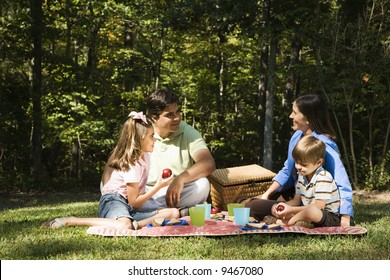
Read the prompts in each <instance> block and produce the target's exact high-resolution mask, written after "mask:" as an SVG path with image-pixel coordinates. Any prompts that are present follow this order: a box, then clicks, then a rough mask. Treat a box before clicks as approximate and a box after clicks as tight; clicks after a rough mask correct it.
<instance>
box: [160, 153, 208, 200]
mask: <svg viewBox="0 0 390 280" xmlns="http://www.w3.org/2000/svg"><path fill="white" fill-rule="evenodd" d="M193 159H194V161H195V163H194V165H193V166H191V167H190V168H188V169H187V170H186V171H184V172H182V173H181V174H179V175H178V176H177V177H176V178H175V179H174V180H173V182H172V183H171V184H170V185H169V187H168V190H167V194H166V202H167V205H168V207H174V206H176V205H178V204H179V201H180V193H181V191H182V190H183V187H184V184H185V183H188V182H192V181H195V180H197V179H199V178H202V177H207V176H208V175H210V174H211V173H212V172H213V171H214V170H215V162H214V158H213V156H212V155H211V153H210V151H209V150H208V149H202V150H199V151H198V152H197V153H196V154H195V155H194V157H193Z"/></svg>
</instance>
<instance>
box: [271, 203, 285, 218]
mask: <svg viewBox="0 0 390 280" xmlns="http://www.w3.org/2000/svg"><path fill="white" fill-rule="evenodd" d="M271 212H272V215H274V216H275V217H278V218H283V217H285V216H287V214H288V212H289V205H287V204H285V203H283V202H280V203H277V204H274V205H273V206H272V209H271Z"/></svg>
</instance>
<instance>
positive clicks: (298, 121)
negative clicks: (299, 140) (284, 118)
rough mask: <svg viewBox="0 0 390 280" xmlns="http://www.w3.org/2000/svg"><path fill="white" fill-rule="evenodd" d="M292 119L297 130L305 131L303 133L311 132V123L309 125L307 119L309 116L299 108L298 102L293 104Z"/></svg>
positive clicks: (294, 128)
mask: <svg viewBox="0 0 390 280" xmlns="http://www.w3.org/2000/svg"><path fill="white" fill-rule="evenodd" d="M290 119H291V120H292V129H293V130H295V131H297V130H300V131H302V132H303V134H305V135H306V134H311V132H312V131H311V129H310V125H309V122H308V120H307V118H306V117H305V115H303V114H302V113H301V112H300V111H299V109H298V106H297V104H296V103H295V101H294V103H293V106H292V112H291V114H290Z"/></svg>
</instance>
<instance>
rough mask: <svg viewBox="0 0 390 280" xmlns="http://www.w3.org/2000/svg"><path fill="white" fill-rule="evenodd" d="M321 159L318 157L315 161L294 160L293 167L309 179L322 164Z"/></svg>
mask: <svg viewBox="0 0 390 280" xmlns="http://www.w3.org/2000/svg"><path fill="white" fill-rule="evenodd" d="M323 162H324V161H323V159H322V158H321V159H319V160H318V161H317V162H316V163H312V162H310V163H306V162H305V163H303V162H300V161H296V162H295V168H296V169H297V171H298V173H299V175H301V176H306V177H308V179H309V180H311V178H312V177H313V175H314V172H315V171H316V170H317V168H318V167H320V166H321V165H322V164H323Z"/></svg>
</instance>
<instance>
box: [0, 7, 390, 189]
mask: <svg viewBox="0 0 390 280" xmlns="http://www.w3.org/2000/svg"><path fill="white" fill-rule="evenodd" d="M38 2H39V1H38ZM42 2H43V3H42V8H43V13H44V28H43V32H42V53H43V61H42V88H41V92H42V97H41V102H40V104H41V106H42V112H41V116H40V117H41V120H42V130H41V132H40V133H41V140H42V165H43V172H42V174H41V175H42V178H43V180H42V181H41V184H42V185H41V188H42V189H48V188H49V189H50V188H52V189H59V188H63V187H64V186H66V187H70V186H77V187H81V188H89V187H92V185H94V186H93V187H96V184H97V182H98V181H99V177H100V173H101V170H102V167H103V165H104V163H105V161H106V159H107V156H108V154H109V153H110V151H111V149H112V148H113V146H114V144H115V141H116V135H117V133H118V129H119V127H120V126H121V124H122V122H123V121H124V119H125V118H126V116H127V114H128V112H129V111H131V110H139V111H141V110H143V111H144V110H145V100H146V96H147V95H148V94H149V93H150V92H151V91H153V90H154V89H155V88H156V87H167V88H170V89H172V90H174V91H175V92H177V93H178V94H179V95H180V96H181V105H182V112H183V119H185V120H186V121H187V122H188V123H190V124H191V125H193V126H195V127H196V128H197V129H199V131H200V132H201V133H202V134H203V135H204V137H205V139H206V141H207V143H208V145H209V147H210V150H211V151H212V152H213V155H214V157H215V159H216V163H217V167H218V168H220V167H228V166H236V165H242V164H247V163H259V164H262V161H263V149H264V123H265V111H264V108H265V105H266V102H267V100H266V98H265V94H264V87H263V86H264V84H263V83H265V85H266V83H267V75H268V74H269V73H268V72H267V71H268V68H267V66H268V65H267V60H268V56H269V54H268V50H269V46H270V43H271V41H272V40H275V41H276V43H277V58H276V59H277V61H276V67H275V70H274V72H275V73H274V77H275V80H274V88H275V100H274V105H273V111H274V115H273V128H272V131H273V132H272V133H273V143H272V147H273V153H272V154H273V168H272V169H274V171H277V170H279V169H280V168H281V166H282V164H283V162H284V160H285V158H286V151H287V145H288V140H289V137H290V135H291V129H290V126H291V125H290V120H289V118H288V116H289V112H290V110H291V101H292V99H293V98H295V97H296V96H298V95H301V94H306V93H320V94H324V95H325V96H326V97H327V99H328V101H329V103H330V105H331V109H332V115H333V121H334V124H335V127H336V128H337V131H338V142H337V144H338V145H339V148H340V153H341V155H342V158H343V161H344V163H345V165H346V167H347V170H348V173H349V175H350V177H351V181H352V182H353V185H354V187H355V188H363V187H367V188H370V189H375V188H379V189H387V188H388V187H389V184H388V182H389V178H390V177H389V175H388V174H390V164H389V160H388V156H386V154H387V150H388V147H389V145H390V144H389V143H388V142H389V141H390V140H388V139H389V133H390V132H389V129H387V127H388V124H389V122H390V120H389V115H388V109H389V108H390V99H389V96H390V94H389V93H390V80H389V77H390V73H389V71H390V70H389V69H390V67H388V66H389V65H390V61H389V59H390V55H389V52H390V48H389V43H390V42H389V34H390V32H389V26H390V22H389V20H390V19H389V18H390V17H389V16H388V10H389V5H390V1H389V0H376V1H372V0H362V1H335V0H323V1H316V2H313V1H303V0H302V1H301V0H300V1H293V0H289V1H269V0H264V1H257V0H256V1H255V0H245V1H244V0H243V1H233V0H232V1H231V0H229V1H227V0H224V1H221V0H213V1H200V0H172V1H142V0H135V1H114V0H106V1H98V0H90V1H78V0H69V1H42ZM31 3H33V2H32V1H25V0H23V1H10V0H6V1H1V3H0V36H1V37H2V38H3V40H1V41H0V135H1V136H2V137H1V139H0V179H1V180H0V181H1V183H0V188H1V189H2V190H11V188H14V187H15V188H16V189H22V190H28V188H29V186H30V180H31V179H30V177H31V161H32V158H31V157H32V152H31V151H32V149H33V143H32V140H31V133H32V130H33V123H34V122H33V105H32V89H31V76H32V73H31V69H30V68H31V59H32V50H31V45H32V37H31V36H32V35H31V28H32V20H31V14H30V13H31V9H30V4H31ZM296 54H298V55H296ZM290 89H291V90H292V91H289V90H290ZM386 139H387V140H386ZM378 176H379V177H378ZM93 178H95V179H93ZM378 178H379V179H378ZM377 180H380V182H379V183H377V184H376V183H375V182H376V181H377Z"/></svg>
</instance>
